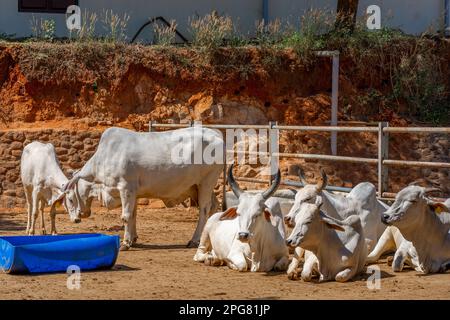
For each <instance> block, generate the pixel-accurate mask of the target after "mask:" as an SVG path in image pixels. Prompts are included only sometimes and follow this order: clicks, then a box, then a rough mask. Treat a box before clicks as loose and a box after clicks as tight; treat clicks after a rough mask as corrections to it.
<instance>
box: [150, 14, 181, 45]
mask: <svg viewBox="0 0 450 320" xmlns="http://www.w3.org/2000/svg"><path fill="white" fill-rule="evenodd" d="M176 29H177V24H176V22H175V20H171V21H170V25H169V26H167V25H163V26H162V25H159V24H157V23H155V24H154V26H153V33H154V40H155V44H158V45H160V46H169V45H171V44H173V43H174V42H175V39H176V36H177V34H176Z"/></svg>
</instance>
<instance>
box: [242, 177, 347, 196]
mask: <svg viewBox="0 0 450 320" xmlns="http://www.w3.org/2000/svg"><path fill="white" fill-rule="evenodd" d="M235 180H236V181H242V182H250V183H259V184H269V181H267V180H262V179H256V178H244V177H236V178H235ZM280 185H283V186H288V187H296V188H303V187H304V185H303V183H301V182H300V181H292V180H281V182H280ZM325 190H328V191H338V192H347V193H348V192H350V191H351V190H352V188H346V187H337V186H326V188H325Z"/></svg>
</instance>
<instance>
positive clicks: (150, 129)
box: [148, 120, 155, 132]
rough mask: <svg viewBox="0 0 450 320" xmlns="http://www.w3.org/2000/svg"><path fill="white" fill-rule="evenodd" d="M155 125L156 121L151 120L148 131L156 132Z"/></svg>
mask: <svg viewBox="0 0 450 320" xmlns="http://www.w3.org/2000/svg"><path fill="white" fill-rule="evenodd" d="M154 123H155V120H150V123H149V124H148V131H149V132H153V131H155V127H154V126H153V124H154Z"/></svg>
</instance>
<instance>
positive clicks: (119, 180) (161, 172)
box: [66, 127, 223, 250]
mask: <svg viewBox="0 0 450 320" xmlns="http://www.w3.org/2000/svg"><path fill="white" fill-rule="evenodd" d="M222 150H223V138H222V135H221V133H220V132H219V131H215V130H211V129H207V128H200V127H192V128H186V129H179V130H173V131H166V132H145V133H142V132H134V131H131V130H127V129H123V128H109V129H107V130H105V132H104V133H103V134H102V136H101V138H100V142H99V145H98V147H97V150H96V152H95V154H94V155H93V156H92V158H91V159H89V160H88V162H87V163H86V164H85V165H84V167H83V168H82V169H81V170H80V171H79V172H78V173H76V174H75V175H74V177H73V178H72V179H71V180H70V181H69V183H68V185H67V188H66V189H67V190H70V189H73V188H74V187H75V185H76V183H77V181H78V180H79V179H80V178H81V179H84V180H86V181H87V182H89V183H91V187H92V184H99V185H101V194H102V198H103V202H104V203H105V204H106V205H107V206H108V208H115V207H118V206H120V205H122V216H121V218H122V221H123V222H124V224H125V234H124V239H123V242H122V246H121V250H127V249H129V248H130V247H131V246H132V245H133V244H134V243H135V241H136V239H137V232H136V209H137V198H158V199H161V200H163V201H164V203H165V204H166V206H169V207H170V206H174V205H176V204H179V203H181V202H182V201H184V200H185V199H187V198H189V197H190V198H192V199H194V200H196V202H197V203H198V205H199V221H198V224H197V228H196V229H195V232H194V235H193V236H192V239H191V241H190V242H189V244H188V246H191V247H193V246H196V245H197V244H198V241H199V238H200V234H201V232H202V230H203V226H204V224H205V222H206V219H207V215H208V213H209V212H211V211H212V210H214V206H216V205H217V200H216V198H215V195H214V192H213V190H214V186H215V185H216V182H217V180H218V178H219V176H220V173H221V171H222V165H221V164H220V163H219V162H218V161H211V162H212V163H211V164H207V163H205V161H203V160H204V159H203V155H205V154H207V151H209V152H210V155H212V154H213V151H214V152H215V153H216V154H215V158H220V159H222V155H221V154H217V153H218V152H222ZM181 154H182V155H181ZM198 155H200V157H201V159H200V160H199V159H197V157H198ZM213 157H214V156H213ZM196 161H200V163H199V164H196V163H195V162H196ZM89 188H90V187H89V186H87V189H89ZM85 191H86V192H85V193H86V194H89V190H85ZM79 201H80V203H82V204H83V205H84V206H85V207H87V206H88V204H87V203H86V199H81V198H80V199H79Z"/></svg>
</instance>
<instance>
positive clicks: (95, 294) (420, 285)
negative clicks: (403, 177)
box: [0, 207, 450, 299]
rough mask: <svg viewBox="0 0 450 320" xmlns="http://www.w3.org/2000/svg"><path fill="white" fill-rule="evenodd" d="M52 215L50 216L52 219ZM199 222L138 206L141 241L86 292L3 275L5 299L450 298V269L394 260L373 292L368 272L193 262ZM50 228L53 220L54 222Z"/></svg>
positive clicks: (187, 212) (95, 221) (13, 219)
mask: <svg viewBox="0 0 450 320" xmlns="http://www.w3.org/2000/svg"><path fill="white" fill-rule="evenodd" d="M119 217H120V214H119V212H118V211H110V212H108V211H106V210H104V209H97V210H95V213H94V214H93V215H92V216H91V217H90V218H89V219H85V220H83V222H82V223H81V224H77V225H75V224H72V223H70V221H69V219H68V217H67V216H65V215H64V214H61V215H58V217H57V228H58V231H59V232H60V233H74V232H77V233H80V232H102V233H110V234H114V233H117V232H121V233H122V232H123V231H122V227H121V223H120V219H119ZM48 219H49V218H48V217H47V220H48ZM195 224H196V210H194V209H193V208H191V209H184V208H175V209H150V208H148V207H141V208H139V210H138V234H139V245H138V247H137V248H133V249H132V250H130V251H127V252H120V254H119V257H118V260H117V264H116V265H115V266H114V267H113V268H112V270H107V271H95V272H85V273H82V275H81V289H80V290H69V289H67V287H66V281H67V275H66V274H64V273H61V274H42V275H8V274H0V299H448V298H450V274H448V273H447V274H437V275H431V276H423V275H420V274H418V273H417V272H415V271H411V270H409V271H406V272H402V273H396V274H394V273H393V272H392V270H391V269H390V267H388V266H387V265H386V260H382V261H381V263H380V264H379V265H380V267H381V270H382V282H381V289H380V290H369V289H368V288H367V286H366V279H367V275H362V276H360V277H359V278H358V279H356V280H355V281H353V282H349V283H344V284H340V283H335V282H329V283H322V284H318V283H305V282H302V281H290V280H288V279H287V277H286V275H285V274H284V273H248V272H246V273H239V272H235V271H232V270H229V269H228V268H227V267H209V266H205V265H203V264H199V263H195V262H194V261H193V260H192V257H193V255H194V251H195V250H194V249H187V248H185V244H186V243H187V241H188V240H189V239H190V237H191V235H192V232H193V230H194V227H195ZM25 227H26V214H25V211H24V210H23V209H20V210H19V209H16V210H6V209H3V210H0V234H1V235H14V234H24V232H25ZM47 228H49V221H48V223H47Z"/></svg>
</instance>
